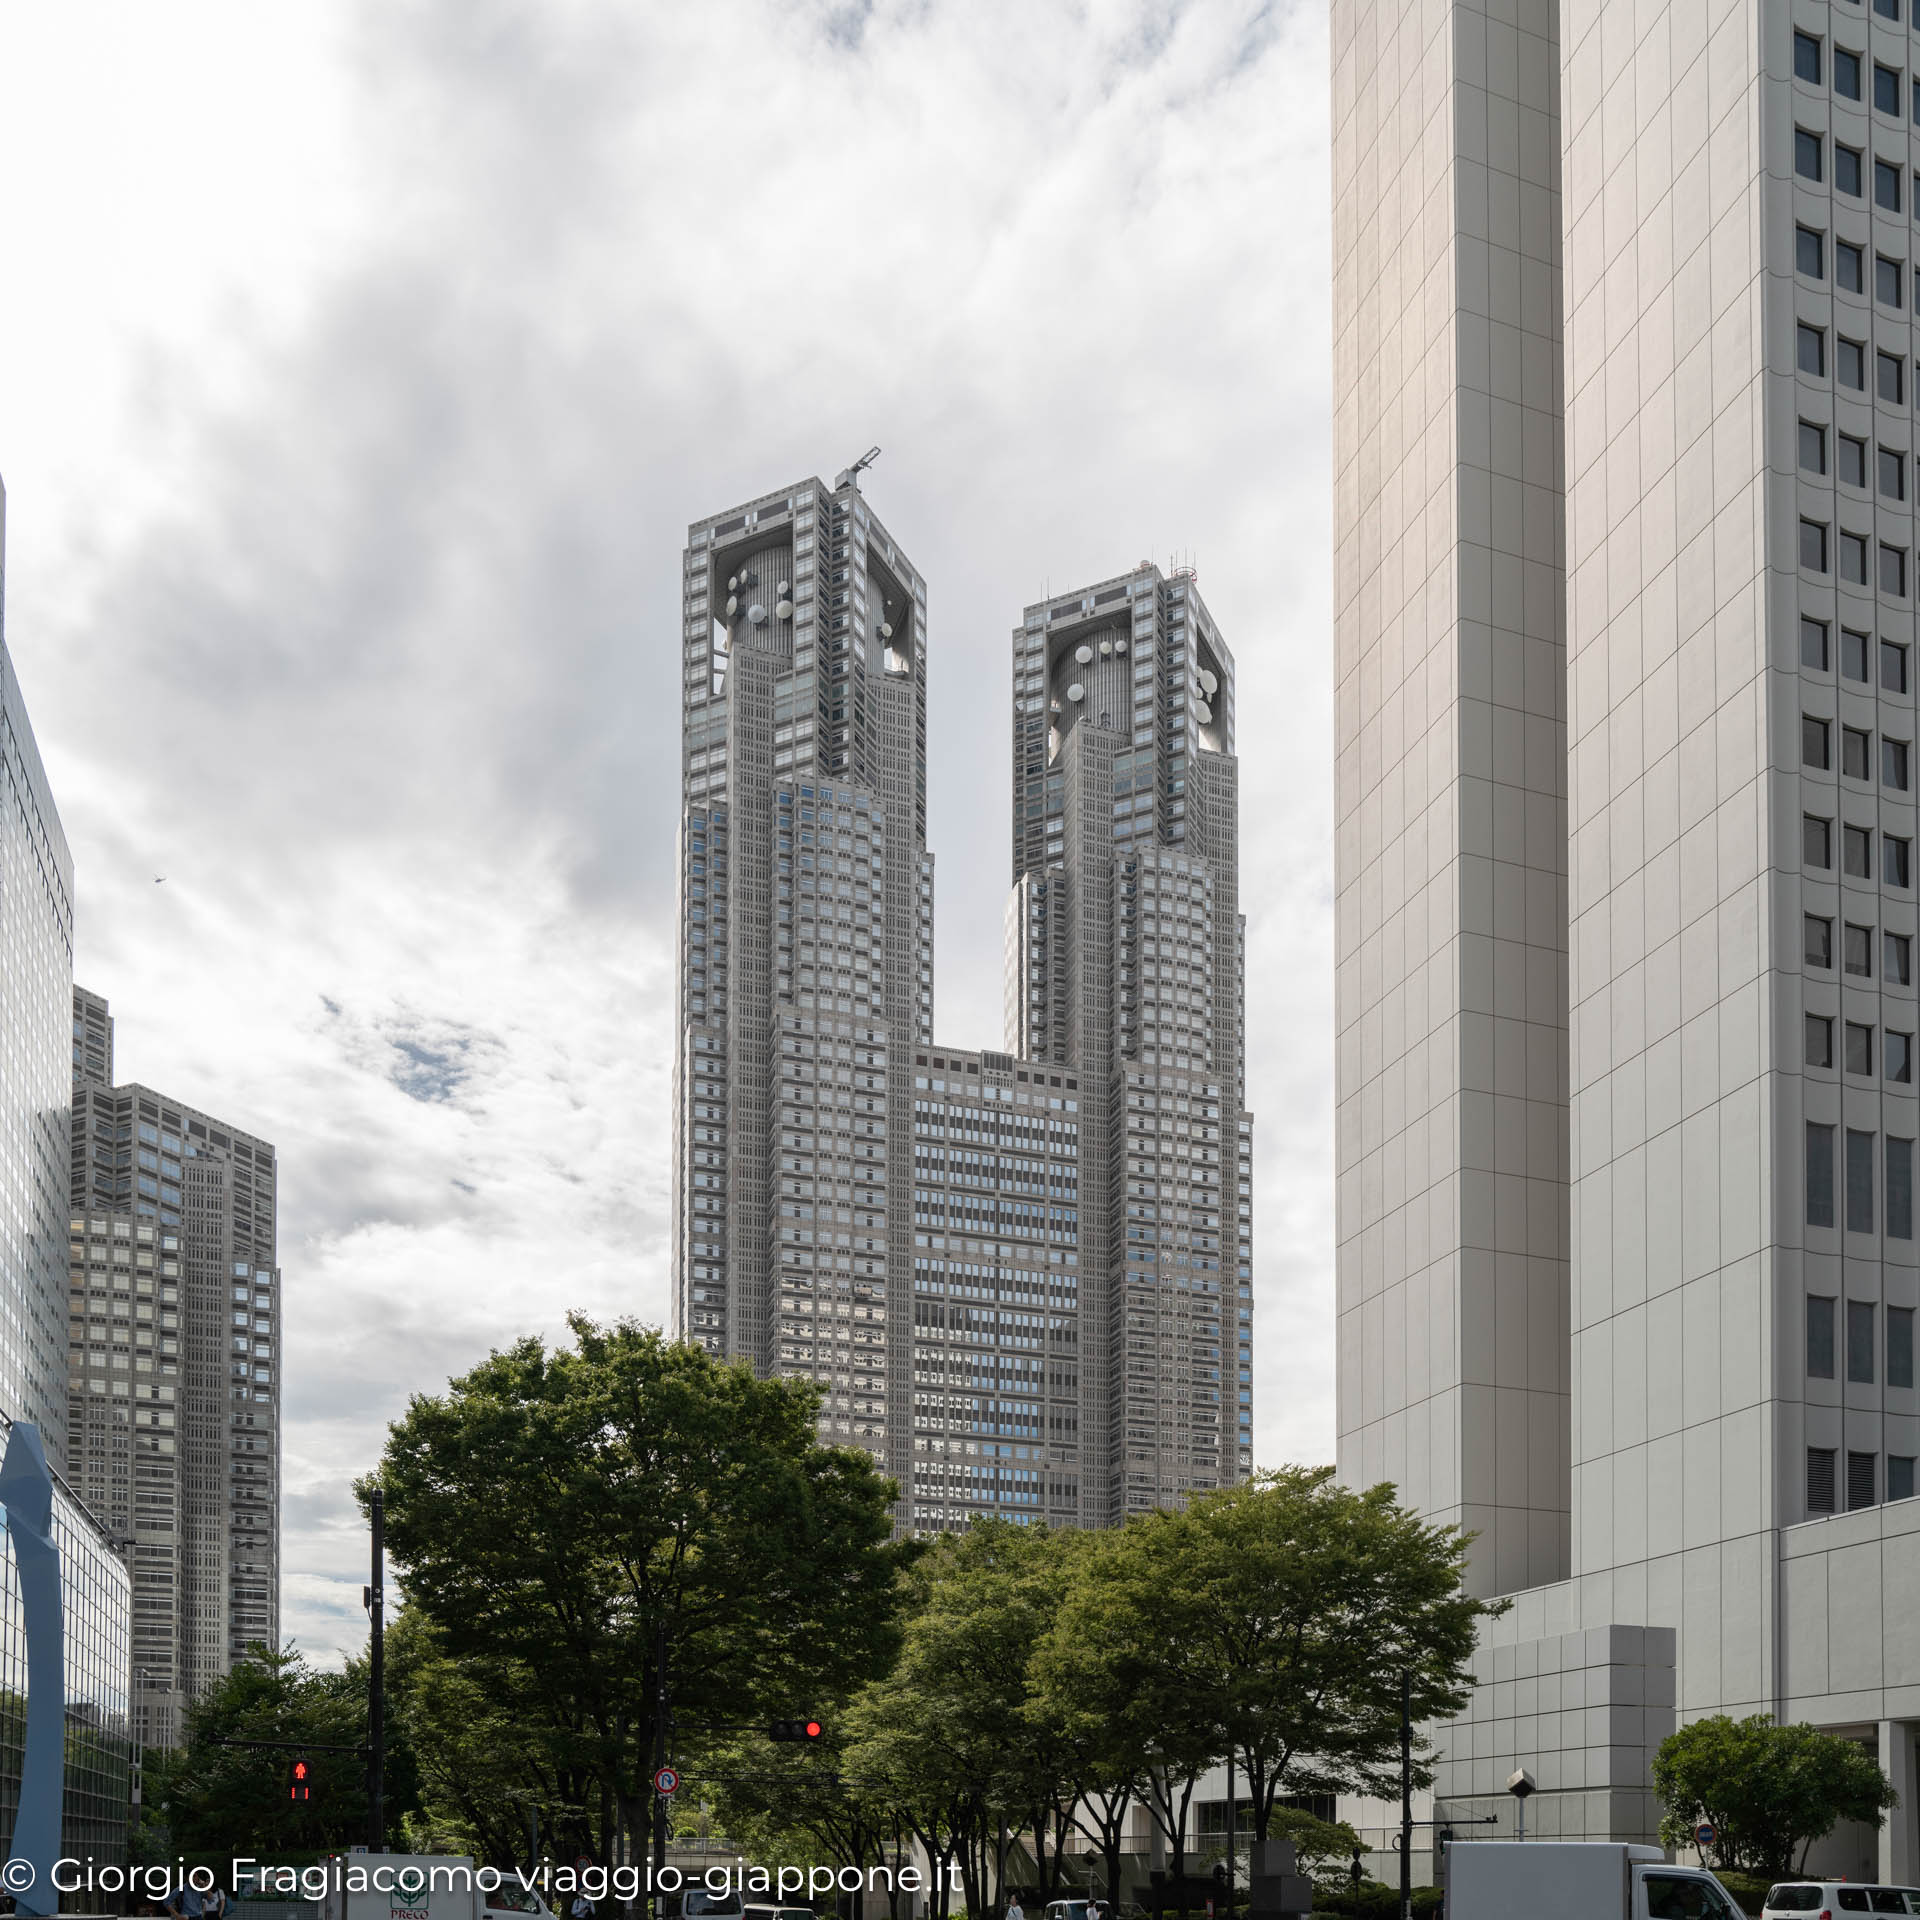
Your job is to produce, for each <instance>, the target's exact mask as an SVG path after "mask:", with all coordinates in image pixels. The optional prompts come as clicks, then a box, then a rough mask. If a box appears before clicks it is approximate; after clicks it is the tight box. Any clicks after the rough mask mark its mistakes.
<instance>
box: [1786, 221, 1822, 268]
mask: <svg viewBox="0 0 1920 1920" xmlns="http://www.w3.org/2000/svg"><path fill="white" fill-rule="evenodd" d="M1793 267H1794V271H1795V272H1796V273H1803V274H1805V275H1806V277H1807V278H1808V279H1809V280H1824V279H1825V278H1826V277H1827V236H1826V235H1825V234H1824V233H1817V232H1816V231H1815V230H1814V229H1813V228H1812V227H1796V228H1795V229H1794V234H1793Z"/></svg>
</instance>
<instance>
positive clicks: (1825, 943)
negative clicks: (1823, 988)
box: [1801, 913, 1833, 969]
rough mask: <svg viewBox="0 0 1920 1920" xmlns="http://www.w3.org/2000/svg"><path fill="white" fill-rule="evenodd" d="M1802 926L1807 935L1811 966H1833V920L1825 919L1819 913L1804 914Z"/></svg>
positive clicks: (1807, 953) (1808, 961) (1806, 943)
mask: <svg viewBox="0 0 1920 1920" xmlns="http://www.w3.org/2000/svg"><path fill="white" fill-rule="evenodd" d="M1801 927H1802V930H1803V932H1804V933H1805V935H1806V939H1805V943H1804V945H1805V952H1806V962H1807V965H1808V966H1810V967H1825V968H1828V969H1831V968H1832V966H1833V922H1832V921H1831V920H1824V919H1822V918H1821V917H1820V915H1819V914H1817V913H1809V914H1806V915H1804V916H1802V920H1801Z"/></svg>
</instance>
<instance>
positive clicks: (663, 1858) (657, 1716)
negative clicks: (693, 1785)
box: [653, 1620, 667, 1913]
mask: <svg viewBox="0 0 1920 1920" xmlns="http://www.w3.org/2000/svg"><path fill="white" fill-rule="evenodd" d="M666 1764H667V1623H666V1621H665V1620H662V1621H661V1622H660V1626H659V1629H658V1631H657V1632H656V1634H655V1636H654V1642H653V1767H654V1771H655V1772H656V1773H658V1772H659V1770H660V1769H661V1768H662V1767H664V1766H665V1765H666ZM666 1865H667V1796H666V1795H665V1794H664V1793H661V1792H660V1791H659V1790H658V1789H657V1788H656V1789H655V1790H654V1795H653V1881H654V1887H655V1893H654V1907H653V1910H654V1912H655V1913H664V1912H665V1911H666V1905H665V1901H666V1896H665V1894H663V1893H662V1892H660V1891H659V1886H660V1876H661V1875H662V1874H663V1873H664V1872H665V1871H666Z"/></svg>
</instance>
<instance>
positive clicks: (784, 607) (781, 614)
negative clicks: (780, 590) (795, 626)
mask: <svg viewBox="0 0 1920 1920" xmlns="http://www.w3.org/2000/svg"><path fill="white" fill-rule="evenodd" d="M773 611H774V614H775V616H776V617H777V618H778V619H781V620H791V619H792V618H793V602H792V601H791V600H782V601H781V602H780V604H779V605H778V606H777V607H775V608H774V610H773Z"/></svg>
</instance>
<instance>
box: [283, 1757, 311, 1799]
mask: <svg viewBox="0 0 1920 1920" xmlns="http://www.w3.org/2000/svg"><path fill="white" fill-rule="evenodd" d="M287 1798H288V1799H289V1800H311V1799H312V1798H313V1769H312V1768H311V1767H309V1766H308V1765H307V1763H306V1762H305V1761H304V1760H296V1761H295V1762H294V1763H293V1772H292V1774H291V1776H290V1777H289V1779H288V1783H287Z"/></svg>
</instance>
